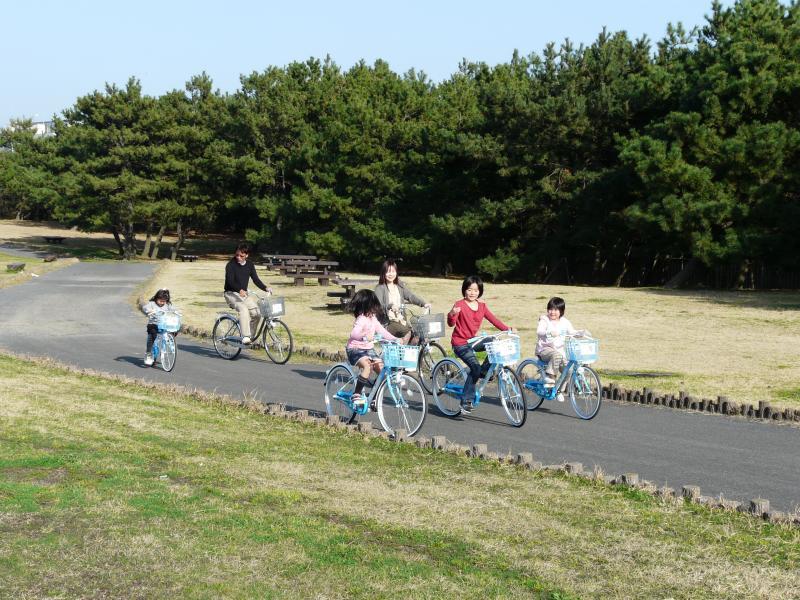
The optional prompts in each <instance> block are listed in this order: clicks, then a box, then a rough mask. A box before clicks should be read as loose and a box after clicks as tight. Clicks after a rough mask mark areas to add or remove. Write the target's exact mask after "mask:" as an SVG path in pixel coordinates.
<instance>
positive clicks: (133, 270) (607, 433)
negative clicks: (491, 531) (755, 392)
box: [0, 263, 800, 511]
mask: <svg viewBox="0 0 800 600" xmlns="http://www.w3.org/2000/svg"><path fill="white" fill-rule="evenodd" d="M153 269H154V267H153V266H151V265H148V264H137V263H133V264H125V263H79V264H76V265H74V266H71V267H67V268H65V269H61V270H58V271H55V272H52V273H48V274H46V275H43V276H41V277H39V278H38V279H33V280H31V281H30V282H28V283H25V284H22V285H18V286H14V287H10V288H6V289H0V315H2V317H0V321H2V327H0V347H3V348H7V349H9V350H12V351H14V352H18V353H24V354H30V355H38V356H49V357H52V358H55V359H57V360H60V361H62V362H65V363H69V364H74V365H77V366H80V367H88V368H93V369H97V370H102V371H108V372H113V373H119V374H123V375H128V376H131V377H137V378H141V379H146V380H150V381H159V382H164V383H177V384H180V385H185V386H188V387H190V388H201V389H205V390H210V391H217V392H221V393H227V394H231V395H234V396H242V395H247V396H249V397H256V398H258V399H260V400H262V401H264V402H284V403H286V404H287V405H288V406H290V407H298V408H307V409H311V410H316V411H322V410H324V405H323V401H322V380H323V377H324V374H325V367H324V366H320V365H307V364H302V363H301V362H295V361H296V359H295V358H293V359H292V361H290V362H289V363H288V364H286V365H283V366H277V365H274V364H272V363H270V362H268V361H267V360H265V356H264V354H263V351H255V350H246V351H244V352H242V354H241V355H240V357H239V358H238V359H237V360H234V361H226V360H222V359H221V358H219V357H218V356H217V355H216V353H215V351H214V348H213V346H212V345H211V344H210V343H205V342H201V341H199V340H196V339H193V338H189V337H186V336H179V337H178V347H179V352H178V358H177V364H176V366H175V370H174V371H173V372H172V373H164V372H163V371H161V370H160V369H157V368H146V367H144V366H143V364H142V358H143V354H144V346H145V319H144V316H143V315H141V314H140V313H137V312H136V311H135V310H134V309H133V308H132V307H131V306H130V304H129V298H130V296H131V295H132V293H133V291H134V289H135V288H136V287H137V286H138V285H139V283H140V282H142V281H144V280H146V279H148V278H149V277H150V276H151V275H152V272H153ZM221 283H222V281H221V280H220V287H221ZM287 310H288V316H287V318H286V321H287V323H288V324H289V326H290V327H291V326H292V324H293V322H292V311H291V304H289V305H288V307H287ZM211 325H212V324H211V323H209V329H210V328H211ZM341 334H342V340H343V342H344V340H345V339H346V337H347V332H346V331H342V332H341ZM600 364H601V365H602V362H601V363H600ZM0 376H1V375H0ZM372 418H373V420H374V421H375V423H376V425H378V426H379V424H378V423H377V419H376V418H374V415H373V416H372ZM418 435H425V436H428V437H430V436H433V435H445V436H447V438H448V439H449V440H451V441H454V442H457V443H460V444H470V445H471V444H474V443H486V444H488V445H489V449H490V450H494V451H496V452H501V453H506V452H509V451H510V452H512V453H517V452H532V453H533V455H534V457H535V459H536V460H539V461H542V462H543V463H545V464H559V463H563V462H581V463H583V464H584V466H585V467H589V468H591V466H593V465H599V466H600V467H602V469H603V470H604V471H605V472H606V473H626V472H635V473H638V474H639V476H640V478H643V479H649V480H651V481H653V482H655V483H657V484H658V485H665V484H666V485H669V486H671V487H675V488H676V489H678V490H679V489H680V487H681V486H682V485H689V484H691V485H699V486H701V488H702V492H703V494H705V495H710V496H720V495H721V496H722V497H724V498H726V499H730V500H740V501H745V502H746V501H748V500H749V499H751V498H757V497H761V498H767V499H769V500H770V501H771V506H772V508H774V509H778V510H784V511H790V510H795V509H797V508H798V506H800V456H799V454H800V453H799V452H798V448H799V444H800V429H799V428H796V427H791V426H786V425H776V424H772V423H761V422H754V421H746V420H743V419H735V418H730V417H723V416H718V415H709V414H695V413H688V412H682V411H674V410H670V409H659V408H652V407H644V406H638V405H628V404H625V405H622V404H616V403H611V402H606V403H604V405H603V407H602V408H601V409H600V413H599V414H598V416H597V417H596V418H595V419H594V420H592V421H581V420H580V419H578V418H577V417H575V416H574V414H573V413H572V409H571V406H570V404H569V402H566V403H563V404H560V403H554V402H547V403H545V405H544V406H542V408H540V409H539V410H537V411H535V412H532V413H529V415H528V421H527V423H526V424H525V425H524V426H523V427H521V428H519V429H515V428H513V427H511V426H510V425H508V424H507V422H506V420H505V416H504V413H503V412H502V409H501V408H500V407H499V406H498V405H496V404H493V403H491V402H488V403H484V404H482V405H481V406H480V407H479V408H478V409H476V411H475V412H473V414H472V415H471V416H469V417H464V418H457V419H449V418H446V417H443V416H440V415H439V414H438V413H437V411H436V408H435V406H434V407H433V408H432V409H431V410H430V411H429V414H428V418H427V420H426V421H425V425H424V426H423V428H422V430H421V431H420V433H419V434H418Z"/></svg>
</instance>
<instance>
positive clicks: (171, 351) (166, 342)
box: [158, 332, 178, 373]
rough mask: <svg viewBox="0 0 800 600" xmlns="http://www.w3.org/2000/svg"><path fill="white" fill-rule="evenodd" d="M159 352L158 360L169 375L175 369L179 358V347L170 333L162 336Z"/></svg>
mask: <svg viewBox="0 0 800 600" xmlns="http://www.w3.org/2000/svg"><path fill="white" fill-rule="evenodd" d="M158 350H159V351H158V359H159V361H160V362H161V368H162V369H164V370H165V371H166V372H167V373H169V372H170V371H172V369H174V368H175V361H176V359H177V358H178V347H177V346H176V345H175V337H174V336H173V335H172V334H171V333H169V332H165V333H163V334H161V336H160V339H159V349H158Z"/></svg>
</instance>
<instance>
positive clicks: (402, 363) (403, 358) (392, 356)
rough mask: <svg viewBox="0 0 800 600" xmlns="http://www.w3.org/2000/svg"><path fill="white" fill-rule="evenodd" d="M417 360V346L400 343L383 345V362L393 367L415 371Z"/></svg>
mask: <svg viewBox="0 0 800 600" xmlns="http://www.w3.org/2000/svg"><path fill="white" fill-rule="evenodd" d="M418 360H419V346H404V345H402V344H385V345H384V346H383V364H384V365H386V366H387V367H391V368H393V369H405V370H406V371H416V370H417V361H418Z"/></svg>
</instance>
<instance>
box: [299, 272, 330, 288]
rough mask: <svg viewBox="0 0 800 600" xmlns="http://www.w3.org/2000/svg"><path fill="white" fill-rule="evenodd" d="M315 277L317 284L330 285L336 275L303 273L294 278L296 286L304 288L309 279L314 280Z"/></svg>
mask: <svg viewBox="0 0 800 600" xmlns="http://www.w3.org/2000/svg"><path fill="white" fill-rule="evenodd" d="M315 277H316V279H317V283H319V284H320V285H330V282H331V279H333V278H334V277H336V273H325V272H323V271H301V272H299V273H295V274H294V275H293V276H292V278H293V279H294V284H295V285H296V286H297V287H302V286H304V285H305V284H306V279H307V278H310V279H313V278H315Z"/></svg>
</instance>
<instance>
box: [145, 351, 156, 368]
mask: <svg viewBox="0 0 800 600" xmlns="http://www.w3.org/2000/svg"><path fill="white" fill-rule="evenodd" d="M153 362H154V361H153V355H152V354H148V355H146V356H145V357H144V366H145V367H152V366H153Z"/></svg>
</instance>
